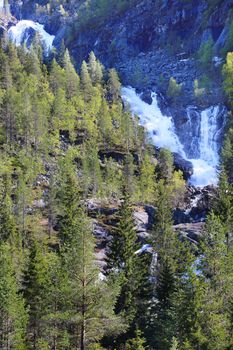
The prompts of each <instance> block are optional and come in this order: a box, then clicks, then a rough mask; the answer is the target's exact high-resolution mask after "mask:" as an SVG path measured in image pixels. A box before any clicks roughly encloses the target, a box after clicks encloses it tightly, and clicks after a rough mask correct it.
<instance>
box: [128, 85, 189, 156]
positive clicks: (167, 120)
mask: <svg viewBox="0 0 233 350" xmlns="http://www.w3.org/2000/svg"><path fill="white" fill-rule="evenodd" d="M122 98H123V100H125V101H127V102H128V103H129V105H130V109H131V112H132V113H133V114H135V115H137V116H139V118H140V121H141V124H142V125H143V126H144V127H145V128H146V130H147V131H148V132H149V134H150V137H151V139H152V141H153V143H154V144H155V145H156V146H158V147H164V148H168V149H169V150H171V151H173V152H177V153H179V154H181V155H182V156H185V153H184V150H183V146H182V144H181V143H180V141H179V138H178V137H177V135H176V133H175V128H174V124H173V121H172V118H171V117H168V116H164V115H163V114H162V112H161V110H160V109H159V106H158V101H157V96H156V94H155V93H152V100H153V102H152V104H151V105H149V104H148V103H146V102H144V101H143V100H142V99H141V98H140V96H139V95H137V93H136V91H135V89H133V88H131V87H127V88H123V89H122Z"/></svg>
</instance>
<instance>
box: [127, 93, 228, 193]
mask: <svg viewBox="0 0 233 350" xmlns="http://www.w3.org/2000/svg"><path fill="white" fill-rule="evenodd" d="M122 97H123V100H124V101H126V102H127V103H128V104H129V106H130V109H131V112H132V113H133V114H134V115H138V116H139V118H140V122H141V124H142V125H143V126H145V128H146V129H147V131H148V132H149V135H150V136H151V139H152V141H153V143H154V144H155V145H156V146H157V147H165V148H168V149H169V150H170V151H172V152H177V153H179V154H180V155H181V156H182V157H183V158H184V159H186V160H189V161H191V162H192V164H193V169H194V173H193V176H192V177H191V180H190V182H191V183H192V184H193V185H195V186H200V187H203V186H207V185H209V184H217V181H218V176H217V166H218V163H219V156H218V146H217V139H218V136H219V133H220V132H221V129H220V130H219V128H218V123H217V116H218V113H219V106H214V107H210V108H208V109H206V110H204V111H202V112H201V116H200V126H199V129H200V131H199V133H200V135H198V143H199V148H200V155H199V158H198V159H188V158H187V156H186V153H185V151H184V146H183V145H182V144H181V142H180V140H179V138H178V136H177V135H176V131H175V126H174V123H173V120H172V118H170V117H168V116H165V115H163V114H162V112H161V110H160V108H159V106H158V102H157V97H156V94H155V93H152V100H153V102H152V104H151V105H149V104H148V103H146V102H144V101H142V99H141V98H140V95H137V93H136V91H135V89H133V88H131V87H127V88H123V89H122ZM188 138H190V144H189V147H192V138H191V137H190V136H189V130H187V139H188ZM195 153H196V152H195V150H194V152H193V154H195Z"/></svg>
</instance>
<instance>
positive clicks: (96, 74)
mask: <svg viewBox="0 0 233 350" xmlns="http://www.w3.org/2000/svg"><path fill="white" fill-rule="evenodd" d="M88 71H89V74H90V77H91V81H92V83H93V85H96V84H101V82H102V80H103V68H102V65H101V63H100V62H99V61H98V60H97V59H96V57H95V54H94V52H93V51H91V53H90V55H89V60H88Z"/></svg>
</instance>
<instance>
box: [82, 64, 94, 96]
mask: <svg viewBox="0 0 233 350" xmlns="http://www.w3.org/2000/svg"><path fill="white" fill-rule="evenodd" d="M80 77H81V90H82V92H83V95H84V100H85V101H86V102H88V101H90V100H91V97H92V95H93V86H92V82H91V77H90V74H89V72H88V67H87V63H86V62H85V61H83V63H82V66H81V75H80Z"/></svg>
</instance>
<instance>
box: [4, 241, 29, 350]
mask: <svg viewBox="0 0 233 350" xmlns="http://www.w3.org/2000/svg"><path fill="white" fill-rule="evenodd" d="M0 266H1V269H0V347H1V349H3V350H8V349H10V350H26V346H25V334H26V324H27V312H26V309H25V303H24V300H23V297H22V295H21V293H20V292H19V286H18V284H17V281H16V278H15V274H14V273H15V271H14V267H13V262H12V256H11V247H10V245H9V244H8V243H5V244H1V245H0Z"/></svg>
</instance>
